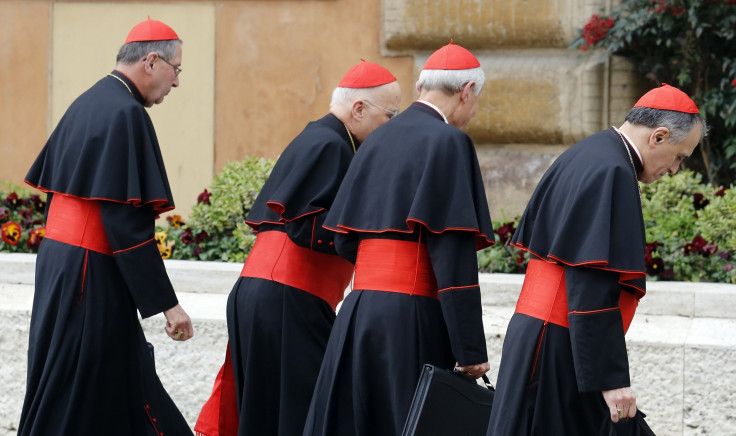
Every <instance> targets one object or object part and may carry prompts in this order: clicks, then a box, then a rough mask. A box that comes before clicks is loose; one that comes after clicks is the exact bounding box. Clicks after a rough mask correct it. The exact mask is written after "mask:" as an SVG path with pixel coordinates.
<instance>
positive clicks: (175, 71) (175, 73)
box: [158, 55, 181, 77]
mask: <svg viewBox="0 0 736 436" xmlns="http://www.w3.org/2000/svg"><path fill="white" fill-rule="evenodd" d="M158 58H159V59H161V60H162V61H164V62H166V63H167V64H169V65H171V68H173V69H174V77H177V76H178V75H179V74H180V73H181V68H180V67H177V66H176V65H174V64H172V63H171V62H169V61H167V60H166V58H164V57H163V56H161V55H158Z"/></svg>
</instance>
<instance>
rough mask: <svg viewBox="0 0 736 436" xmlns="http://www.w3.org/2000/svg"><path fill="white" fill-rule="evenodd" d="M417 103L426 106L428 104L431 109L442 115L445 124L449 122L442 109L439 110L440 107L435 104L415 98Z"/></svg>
mask: <svg viewBox="0 0 736 436" xmlns="http://www.w3.org/2000/svg"><path fill="white" fill-rule="evenodd" d="M417 103H422V104H426V105H427V106H429V107H431V108H432V109H434V110H436V111H437V113H438V114H440V115H442V119H443V120H445V124H450V123H449V122H448V121H447V117H446V116H445V114H443V113H442V111H441V110H440V108H438V107H437V106H435V105H433V104H432V103H430V102H428V101H427V100H417Z"/></svg>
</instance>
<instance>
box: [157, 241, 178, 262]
mask: <svg viewBox="0 0 736 436" xmlns="http://www.w3.org/2000/svg"><path fill="white" fill-rule="evenodd" d="M175 243H176V242H175V241H169V242H168V243H166V244H163V243H162V244H159V245H158V252H159V254H160V255H161V258H163V259H168V258H170V257H171V253H172V252H173V251H174V244H175Z"/></svg>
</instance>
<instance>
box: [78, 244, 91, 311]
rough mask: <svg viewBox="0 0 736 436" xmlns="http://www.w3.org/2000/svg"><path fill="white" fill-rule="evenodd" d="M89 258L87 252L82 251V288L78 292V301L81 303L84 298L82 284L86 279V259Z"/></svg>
mask: <svg viewBox="0 0 736 436" xmlns="http://www.w3.org/2000/svg"><path fill="white" fill-rule="evenodd" d="M88 256H89V250H85V251H84V268H82V286H81V288H82V289H81V290H80V291H79V301H82V299H83V298H84V282H85V281H86V279H87V258H88Z"/></svg>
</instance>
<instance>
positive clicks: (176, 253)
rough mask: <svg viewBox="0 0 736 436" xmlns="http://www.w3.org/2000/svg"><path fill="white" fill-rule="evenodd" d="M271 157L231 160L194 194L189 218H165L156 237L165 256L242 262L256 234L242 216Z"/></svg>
mask: <svg viewBox="0 0 736 436" xmlns="http://www.w3.org/2000/svg"><path fill="white" fill-rule="evenodd" d="M274 164H275V161H274V160H268V159H263V158H247V159H245V160H243V161H238V162H231V163H229V164H227V165H226V166H224V167H223V168H222V170H221V172H220V173H219V174H217V176H215V179H214V180H213V182H212V185H211V186H210V187H209V188H208V189H205V190H204V191H203V192H202V193H201V194H199V196H198V198H197V204H196V205H195V206H194V207H193V208H192V211H191V214H190V215H189V218H188V221H187V222H186V223H185V222H183V221H182V219H181V216H179V215H173V216H169V217H168V218H167V222H166V224H164V225H161V226H158V227H157V232H156V235H157V236H156V238H157V242H158V246H159V251H160V252H161V255H162V256H163V257H164V258H168V257H171V258H174V259H198V260H219V261H226V262H243V261H244V260H245V258H246V257H247V255H248V253H249V252H250V250H251V248H253V243H254V242H255V234H253V232H252V231H251V229H250V228H249V227H248V225H247V224H245V218H246V216H247V215H248V212H250V209H251V208H252V207H253V202H254V201H255V199H256V197H257V196H258V192H259V191H260V190H261V187H262V186H263V184H264V183H265V182H266V179H268V176H269V175H270V174H271V170H272V169H273V165H274Z"/></svg>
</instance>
